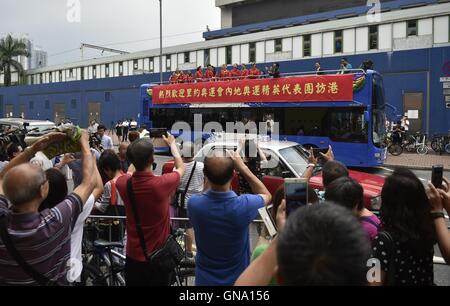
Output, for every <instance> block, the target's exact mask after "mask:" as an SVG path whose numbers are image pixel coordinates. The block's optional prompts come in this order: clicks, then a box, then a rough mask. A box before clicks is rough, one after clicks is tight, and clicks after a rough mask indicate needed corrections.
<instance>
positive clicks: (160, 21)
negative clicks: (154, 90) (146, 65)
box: [159, 0, 163, 84]
mask: <svg viewBox="0 0 450 306" xmlns="http://www.w3.org/2000/svg"><path fill="white" fill-rule="evenodd" d="M162 16H163V15H162V0H159V82H160V84H162V82H163V72H162V67H163V65H162V60H163V43H162V25H163V22H162Z"/></svg>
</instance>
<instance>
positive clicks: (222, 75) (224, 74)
mask: <svg viewBox="0 0 450 306" xmlns="http://www.w3.org/2000/svg"><path fill="white" fill-rule="evenodd" d="M219 77H220V78H221V79H224V80H228V79H229V77H231V71H230V70H228V69H225V70H224V69H222V70H220V74H219Z"/></svg>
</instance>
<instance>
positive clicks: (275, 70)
mask: <svg viewBox="0 0 450 306" xmlns="http://www.w3.org/2000/svg"><path fill="white" fill-rule="evenodd" d="M266 71H267V74H268V75H269V76H271V77H273V78H279V77H280V64H278V63H275V64H273V65H272V66H271V67H270V68H267V67H266Z"/></svg>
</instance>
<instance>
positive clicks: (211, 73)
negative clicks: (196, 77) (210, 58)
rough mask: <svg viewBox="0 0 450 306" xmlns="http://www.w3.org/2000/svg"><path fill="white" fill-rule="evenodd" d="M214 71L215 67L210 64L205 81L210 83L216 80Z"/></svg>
mask: <svg viewBox="0 0 450 306" xmlns="http://www.w3.org/2000/svg"><path fill="white" fill-rule="evenodd" d="M214 76H215V75H214V69H213V66H212V65H211V64H209V65H208V66H207V68H206V72H205V75H204V77H205V80H206V81H207V82H208V81H212V80H213V79H214Z"/></svg>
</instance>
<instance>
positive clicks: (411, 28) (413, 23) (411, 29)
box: [406, 19, 417, 37]
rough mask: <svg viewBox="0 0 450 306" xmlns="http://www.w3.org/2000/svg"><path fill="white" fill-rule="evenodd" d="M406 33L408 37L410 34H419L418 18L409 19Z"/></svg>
mask: <svg viewBox="0 0 450 306" xmlns="http://www.w3.org/2000/svg"><path fill="white" fill-rule="evenodd" d="M406 34H407V36H408V37H409V36H417V19H416V20H408V22H407V29H406Z"/></svg>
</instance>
